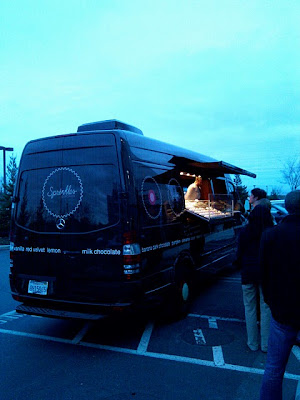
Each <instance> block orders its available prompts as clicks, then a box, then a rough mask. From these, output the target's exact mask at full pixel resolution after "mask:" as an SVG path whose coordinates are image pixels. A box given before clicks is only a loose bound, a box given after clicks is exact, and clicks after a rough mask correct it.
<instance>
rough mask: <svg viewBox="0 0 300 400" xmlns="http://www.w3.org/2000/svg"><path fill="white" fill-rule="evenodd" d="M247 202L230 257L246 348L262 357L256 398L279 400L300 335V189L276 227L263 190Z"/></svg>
mask: <svg viewBox="0 0 300 400" xmlns="http://www.w3.org/2000/svg"><path fill="white" fill-rule="evenodd" d="M249 203H250V205H251V207H252V210H251V212H250V214H249V216H248V224H247V225H246V226H245V227H244V228H242V230H241V232H240V235H239V240H238V249H237V257H236V264H237V265H238V267H240V269H241V278H242V291H243V302H244V307H245V320H246V331H247V345H248V348H249V349H250V350H252V351H257V350H258V349H259V348H260V349H261V351H263V352H265V353H267V360H266V365H265V372H264V376H263V380H262V385H261V389H260V399H261V400H281V399H282V382H283V376H284V372H285V368H286V365H287V362H288V359H289V355H290V353H291V350H292V347H293V345H294V344H295V343H296V341H297V335H299V331H300V286H299V284H300V261H299V260H300V190H295V191H292V192H290V193H288V194H287V195H286V198H285V208H286V210H287V211H288V215H287V216H286V217H285V218H283V220H282V221H281V222H280V224H278V225H276V226H274V222H273V218H272V215H271V212H270V209H271V203H270V201H269V200H268V199H267V194H266V192H265V191H264V190H262V189H259V188H254V189H253V190H252V191H251V195H250V198H249ZM258 321H259V325H258ZM259 327H260V329H259Z"/></svg>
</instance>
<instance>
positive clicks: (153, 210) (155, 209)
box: [141, 176, 162, 219]
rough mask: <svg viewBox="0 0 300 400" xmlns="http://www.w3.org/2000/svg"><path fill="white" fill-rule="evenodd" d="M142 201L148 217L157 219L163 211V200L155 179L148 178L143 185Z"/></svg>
mask: <svg viewBox="0 0 300 400" xmlns="http://www.w3.org/2000/svg"><path fill="white" fill-rule="evenodd" d="M141 194H142V201H143V205H144V208H145V211H146V213H147V215H148V216H149V217H150V218H152V219H156V218H158V217H159V215H160V213H161V209H162V198H161V193H160V189H159V186H158V184H157V182H156V180H155V179H154V178H152V177H151V176H146V178H145V179H144V180H143V183H142V193H141Z"/></svg>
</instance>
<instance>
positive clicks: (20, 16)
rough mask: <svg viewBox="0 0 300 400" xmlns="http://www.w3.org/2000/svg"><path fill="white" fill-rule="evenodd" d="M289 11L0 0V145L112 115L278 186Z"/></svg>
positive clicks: (292, 104)
mask: <svg viewBox="0 0 300 400" xmlns="http://www.w3.org/2000/svg"><path fill="white" fill-rule="evenodd" d="M299 16H300V3H299V1H293V0H290V1H283V0H277V1H264V0H260V1H258V0H257V1H246V0H245V1H242V0H241V1H233V0H232V1H229V0H228V1H226V0H224V1H222V0H218V1H214V0H212V1H202V0H198V1H197V0H185V1H177V2H174V1H169V0H165V1H164V0H151V1H147V0H144V1H143V0H139V1H138V0H126V1H125V0H123V1H121V0H119V1H117V0H107V1H106V0H101V1H100V0H89V1H82V0H81V1H79V0H18V1H10V0H2V1H1V2H0V17H1V24H0V35H1V41H0V57H1V63H0V102H1V104H0V105H1V107H0V145H1V146H7V147H14V149H15V152H14V154H15V155H16V156H17V157H18V159H19V157H20V155H21V152H22V149H23V147H24V145H25V144H26V142H27V141H29V140H31V139H35V138H39V137H44V136H52V135H56V134H63V133H69V132H75V131H76V129H77V126H78V125H80V124H82V123H86V122H92V121H99V120H105V119H111V118H116V119H119V120H121V121H124V122H128V123H130V124H132V125H135V126H137V127H138V128H140V129H142V130H143V132H144V134H145V135H147V136H149V137H152V138H155V139H159V140H162V141H166V142H169V143H172V144H175V145H178V146H182V147H185V148H188V149H193V150H196V151H199V152H200V153H203V154H206V155H209V156H212V157H214V158H217V159H220V160H224V161H227V162H229V163H231V164H234V165H237V166H239V167H241V168H245V169H248V170H250V171H252V172H254V173H256V174H257V178H256V179H252V178H246V177H242V181H243V183H244V184H246V185H247V186H248V187H249V189H251V188H252V187H253V185H255V186H256V187H263V188H264V189H266V188H267V187H268V191H270V190H271V188H272V187H276V188H281V190H282V192H283V193H284V192H286V191H287V190H288V187H287V186H286V185H284V184H283V183H282V176H281V173H280V170H281V169H282V168H283V164H284V163H285V162H286V161H287V160H288V159H289V158H291V157H294V156H296V155H298V154H299V149H300V134H299V131H300V24H299ZM0 164H1V165H0V173H1V174H2V157H1V160H0Z"/></svg>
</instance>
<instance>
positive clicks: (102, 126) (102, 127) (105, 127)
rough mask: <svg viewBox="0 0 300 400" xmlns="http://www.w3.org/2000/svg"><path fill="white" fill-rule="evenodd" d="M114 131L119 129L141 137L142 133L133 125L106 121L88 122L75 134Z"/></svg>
mask: <svg viewBox="0 0 300 400" xmlns="http://www.w3.org/2000/svg"><path fill="white" fill-rule="evenodd" d="M114 129H120V130H122V131H129V132H134V133H137V134H139V135H143V132H142V131H141V130H140V129H138V128H136V127H135V126H133V125H129V124H126V123H124V122H121V121H118V120H117V119H108V120H106V121H98V122H89V123H87V124H82V125H80V126H79V127H78V129H77V132H86V131H111V130H114Z"/></svg>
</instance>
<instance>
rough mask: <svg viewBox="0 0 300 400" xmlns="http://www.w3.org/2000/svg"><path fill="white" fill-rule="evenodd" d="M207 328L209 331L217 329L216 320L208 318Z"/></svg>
mask: <svg viewBox="0 0 300 400" xmlns="http://www.w3.org/2000/svg"><path fill="white" fill-rule="evenodd" d="M208 326H209V327H210V328H211V329H218V323H217V320H216V318H213V317H211V318H208Z"/></svg>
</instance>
